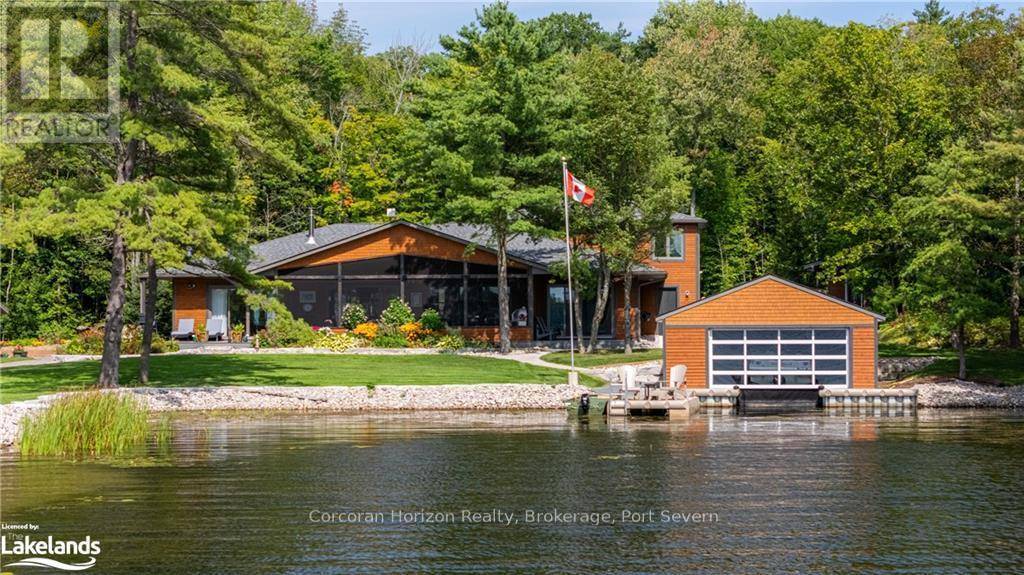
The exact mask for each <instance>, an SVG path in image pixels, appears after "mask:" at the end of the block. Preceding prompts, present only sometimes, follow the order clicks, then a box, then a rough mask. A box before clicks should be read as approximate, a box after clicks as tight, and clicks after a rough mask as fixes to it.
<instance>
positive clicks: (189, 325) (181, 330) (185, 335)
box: [171, 319, 196, 339]
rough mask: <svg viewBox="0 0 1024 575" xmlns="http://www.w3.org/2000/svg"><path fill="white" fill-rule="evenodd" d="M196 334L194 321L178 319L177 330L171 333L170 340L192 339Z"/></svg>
mask: <svg viewBox="0 0 1024 575" xmlns="http://www.w3.org/2000/svg"><path fill="white" fill-rule="evenodd" d="M195 333H196V320H194V319H179V320H178V329H176V330H174V331H172V332H171V339H192V336H193V335H195Z"/></svg>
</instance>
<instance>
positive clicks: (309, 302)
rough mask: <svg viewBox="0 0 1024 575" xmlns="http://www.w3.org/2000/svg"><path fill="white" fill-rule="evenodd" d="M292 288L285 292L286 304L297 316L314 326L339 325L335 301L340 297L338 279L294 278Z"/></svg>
mask: <svg viewBox="0 0 1024 575" xmlns="http://www.w3.org/2000/svg"><path fill="white" fill-rule="evenodd" d="M291 284H292V288H293V289H292V290H291V291H289V292H285V294H284V298H283V299H284V304H285V306H287V307H288V309H289V310H290V311H291V312H292V315H294V316H295V317H297V318H301V319H304V320H306V323H308V324H309V325H311V326H313V327H324V326H334V325H337V318H335V317H334V316H335V302H336V301H337V299H338V283H337V281H336V280H293V281H292V282H291Z"/></svg>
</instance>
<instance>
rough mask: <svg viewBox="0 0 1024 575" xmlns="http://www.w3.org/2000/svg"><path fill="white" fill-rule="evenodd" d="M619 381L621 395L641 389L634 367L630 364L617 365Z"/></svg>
mask: <svg viewBox="0 0 1024 575" xmlns="http://www.w3.org/2000/svg"><path fill="white" fill-rule="evenodd" d="M619 381H620V382H621V383H622V394H623V395H635V394H636V392H638V391H641V390H642V389H643V388H642V387H641V386H640V384H639V383H638V382H637V380H636V367H634V366H632V365H621V366H619Z"/></svg>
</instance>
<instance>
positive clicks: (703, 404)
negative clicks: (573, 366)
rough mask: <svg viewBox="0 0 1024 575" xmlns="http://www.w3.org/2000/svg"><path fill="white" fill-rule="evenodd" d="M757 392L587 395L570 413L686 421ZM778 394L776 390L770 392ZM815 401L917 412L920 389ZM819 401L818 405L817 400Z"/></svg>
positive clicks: (820, 393)
mask: <svg viewBox="0 0 1024 575" xmlns="http://www.w3.org/2000/svg"><path fill="white" fill-rule="evenodd" d="M755 391H765V390H743V389H739V388H732V389H672V388H654V389H651V390H649V391H648V392H647V393H646V394H645V393H634V394H628V395H624V394H621V393H619V394H588V393H584V394H583V395H582V396H580V397H579V398H578V399H576V400H574V401H572V402H570V404H569V405H568V406H567V407H568V409H569V412H570V414H574V415H578V416H580V417H609V418H611V417H629V416H662V417H668V418H669V419H686V418H689V417H690V416H692V415H693V414H696V413H699V412H701V411H712V412H715V411H718V412H720V411H733V410H737V409H742V408H744V407H746V404H747V402H755V403H756V402H757V401H758V399H759V396H758V395H757V394H756V393H752V392H755ZM767 391H774V390H767ZM801 391H803V392H807V393H805V394H804V395H806V396H808V397H809V398H810V399H811V400H812V401H811V403H809V404H808V405H809V406H814V407H816V408H821V409H825V410H838V409H872V410H880V409H885V410H899V411H904V410H914V409H917V390H914V389H817V390H815V389H807V390H801ZM814 399H816V402H815V401H813V400H814Z"/></svg>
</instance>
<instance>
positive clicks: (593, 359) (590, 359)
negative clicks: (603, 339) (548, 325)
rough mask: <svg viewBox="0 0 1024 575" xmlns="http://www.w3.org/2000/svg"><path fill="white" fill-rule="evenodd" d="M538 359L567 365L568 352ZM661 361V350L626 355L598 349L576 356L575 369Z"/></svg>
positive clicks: (638, 351) (641, 351)
mask: <svg viewBox="0 0 1024 575" xmlns="http://www.w3.org/2000/svg"><path fill="white" fill-rule="evenodd" d="M540 358H541V359H542V360H544V361H550V362H551V363H560V364H562V365H569V352H568V351H555V352H552V353H547V354H544V355H542V356H540ZM653 360H661V349H660V348H659V349H644V350H637V351H634V352H633V353H631V354H629V355H626V354H625V353H623V352H622V350H621V349H599V350H595V351H594V352H592V353H585V354H580V353H577V354H576V366H577V367H603V366H607V365H621V364H624V363H637V362H641V361H653Z"/></svg>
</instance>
